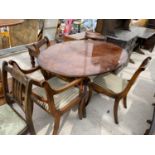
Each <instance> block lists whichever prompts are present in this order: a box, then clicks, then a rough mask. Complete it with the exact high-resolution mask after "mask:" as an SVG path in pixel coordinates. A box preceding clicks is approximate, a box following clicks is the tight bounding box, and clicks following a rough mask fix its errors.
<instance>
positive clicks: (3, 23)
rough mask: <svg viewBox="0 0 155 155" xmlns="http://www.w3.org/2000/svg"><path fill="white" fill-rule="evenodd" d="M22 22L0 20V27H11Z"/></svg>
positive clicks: (19, 20) (21, 20)
mask: <svg viewBox="0 0 155 155" xmlns="http://www.w3.org/2000/svg"><path fill="white" fill-rule="evenodd" d="M23 22H24V20H23V19H0V27H4V26H13V25H17V24H20V23H23Z"/></svg>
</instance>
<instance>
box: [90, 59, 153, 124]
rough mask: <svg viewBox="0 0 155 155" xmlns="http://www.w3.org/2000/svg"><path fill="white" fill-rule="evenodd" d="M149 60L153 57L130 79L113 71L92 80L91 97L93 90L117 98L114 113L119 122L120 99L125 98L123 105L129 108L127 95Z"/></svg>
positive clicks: (116, 121)
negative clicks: (123, 77)
mask: <svg viewBox="0 0 155 155" xmlns="http://www.w3.org/2000/svg"><path fill="white" fill-rule="evenodd" d="M149 60H151V57H147V58H146V59H145V60H144V61H143V62H142V63H141V65H140V66H139V68H138V69H137V71H136V72H135V73H134V74H133V76H132V77H131V79H130V80H125V79H122V78H121V77H118V76H117V75H115V74H113V73H107V74H103V75H99V76H96V77H95V78H94V79H93V81H92V82H90V86H89V87H90V90H89V91H90V92H89V99H88V100H90V97H91V95H92V90H94V91H96V92H98V93H101V94H104V95H107V96H109V97H112V98H114V99H115V102H114V107H113V113H114V121H115V123H116V124H118V123H119V122H118V105H119V103H120V100H121V99H123V106H124V108H127V95H128V92H129V90H130V88H131V87H132V86H133V84H134V83H135V81H136V79H137V78H138V76H139V75H140V73H141V72H142V71H144V70H145V68H146V66H147V64H148V62H149Z"/></svg>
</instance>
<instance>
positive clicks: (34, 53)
mask: <svg viewBox="0 0 155 155" xmlns="http://www.w3.org/2000/svg"><path fill="white" fill-rule="evenodd" d="M44 45H46V46H47V47H49V46H50V41H49V39H48V38H47V37H44V38H43V39H41V40H39V41H38V42H36V43H34V44H32V45H28V46H26V47H27V49H28V52H29V55H30V59H31V65H32V67H35V58H37V57H38V55H39V53H40V52H41V51H40V48H41V47H42V46H44Z"/></svg>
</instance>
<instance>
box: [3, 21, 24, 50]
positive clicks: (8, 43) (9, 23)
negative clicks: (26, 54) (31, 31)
mask: <svg viewBox="0 0 155 155" xmlns="http://www.w3.org/2000/svg"><path fill="white" fill-rule="evenodd" d="M23 22H24V20H22V19H0V28H2V27H3V28H4V27H5V31H4V32H0V49H3V48H9V47H10V46H11V40H10V33H9V29H8V27H11V26H14V25H18V24H21V23H23Z"/></svg>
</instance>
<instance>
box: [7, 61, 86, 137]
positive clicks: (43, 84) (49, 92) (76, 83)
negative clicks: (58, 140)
mask: <svg viewBox="0 0 155 155" xmlns="http://www.w3.org/2000/svg"><path fill="white" fill-rule="evenodd" d="M9 63H10V64H11V65H13V66H16V67H17V68H18V69H19V70H20V71H21V72H22V73H23V74H29V73H32V72H34V71H36V70H39V69H40V67H37V68H35V69H31V70H23V69H21V68H20V67H19V66H18V64H17V63H16V62H15V61H10V62H9ZM83 80H84V79H83V78H78V79H75V80H73V81H71V82H70V83H68V84H66V85H65V86H63V87H61V88H58V89H54V88H51V86H50V85H49V83H48V82H47V81H46V80H42V81H38V80H36V79H31V81H32V84H33V85H35V86H38V87H40V88H43V89H44V90H45V92H46V96H47V102H46V104H48V106H49V111H47V110H46V109H44V108H42V107H41V106H40V104H39V102H43V103H44V102H45V100H44V99H43V98H42V97H40V96H38V95H36V94H35V93H33V90H32V100H33V101H34V102H35V103H36V104H38V105H39V106H40V107H41V108H42V109H43V110H45V111H46V112H48V113H49V114H51V115H52V116H53V117H54V130H53V134H54V135H55V134H58V129H59V124H60V118H61V116H62V115H63V114H64V113H65V112H67V111H69V110H70V109H71V108H73V107H74V106H75V105H77V104H79V107H78V115H79V118H80V119H82V117H83V116H82V115H83V114H82V113H83V108H82V107H83V106H84V102H83V99H84V91H83ZM72 87H78V88H79V90H80V93H79V96H78V97H76V98H75V99H74V100H72V101H71V102H70V103H68V104H67V105H66V106H64V107H63V108H61V109H59V110H58V109H56V107H55V104H54V97H53V96H54V95H56V94H59V93H62V92H64V91H65V90H67V89H69V88H72Z"/></svg>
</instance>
